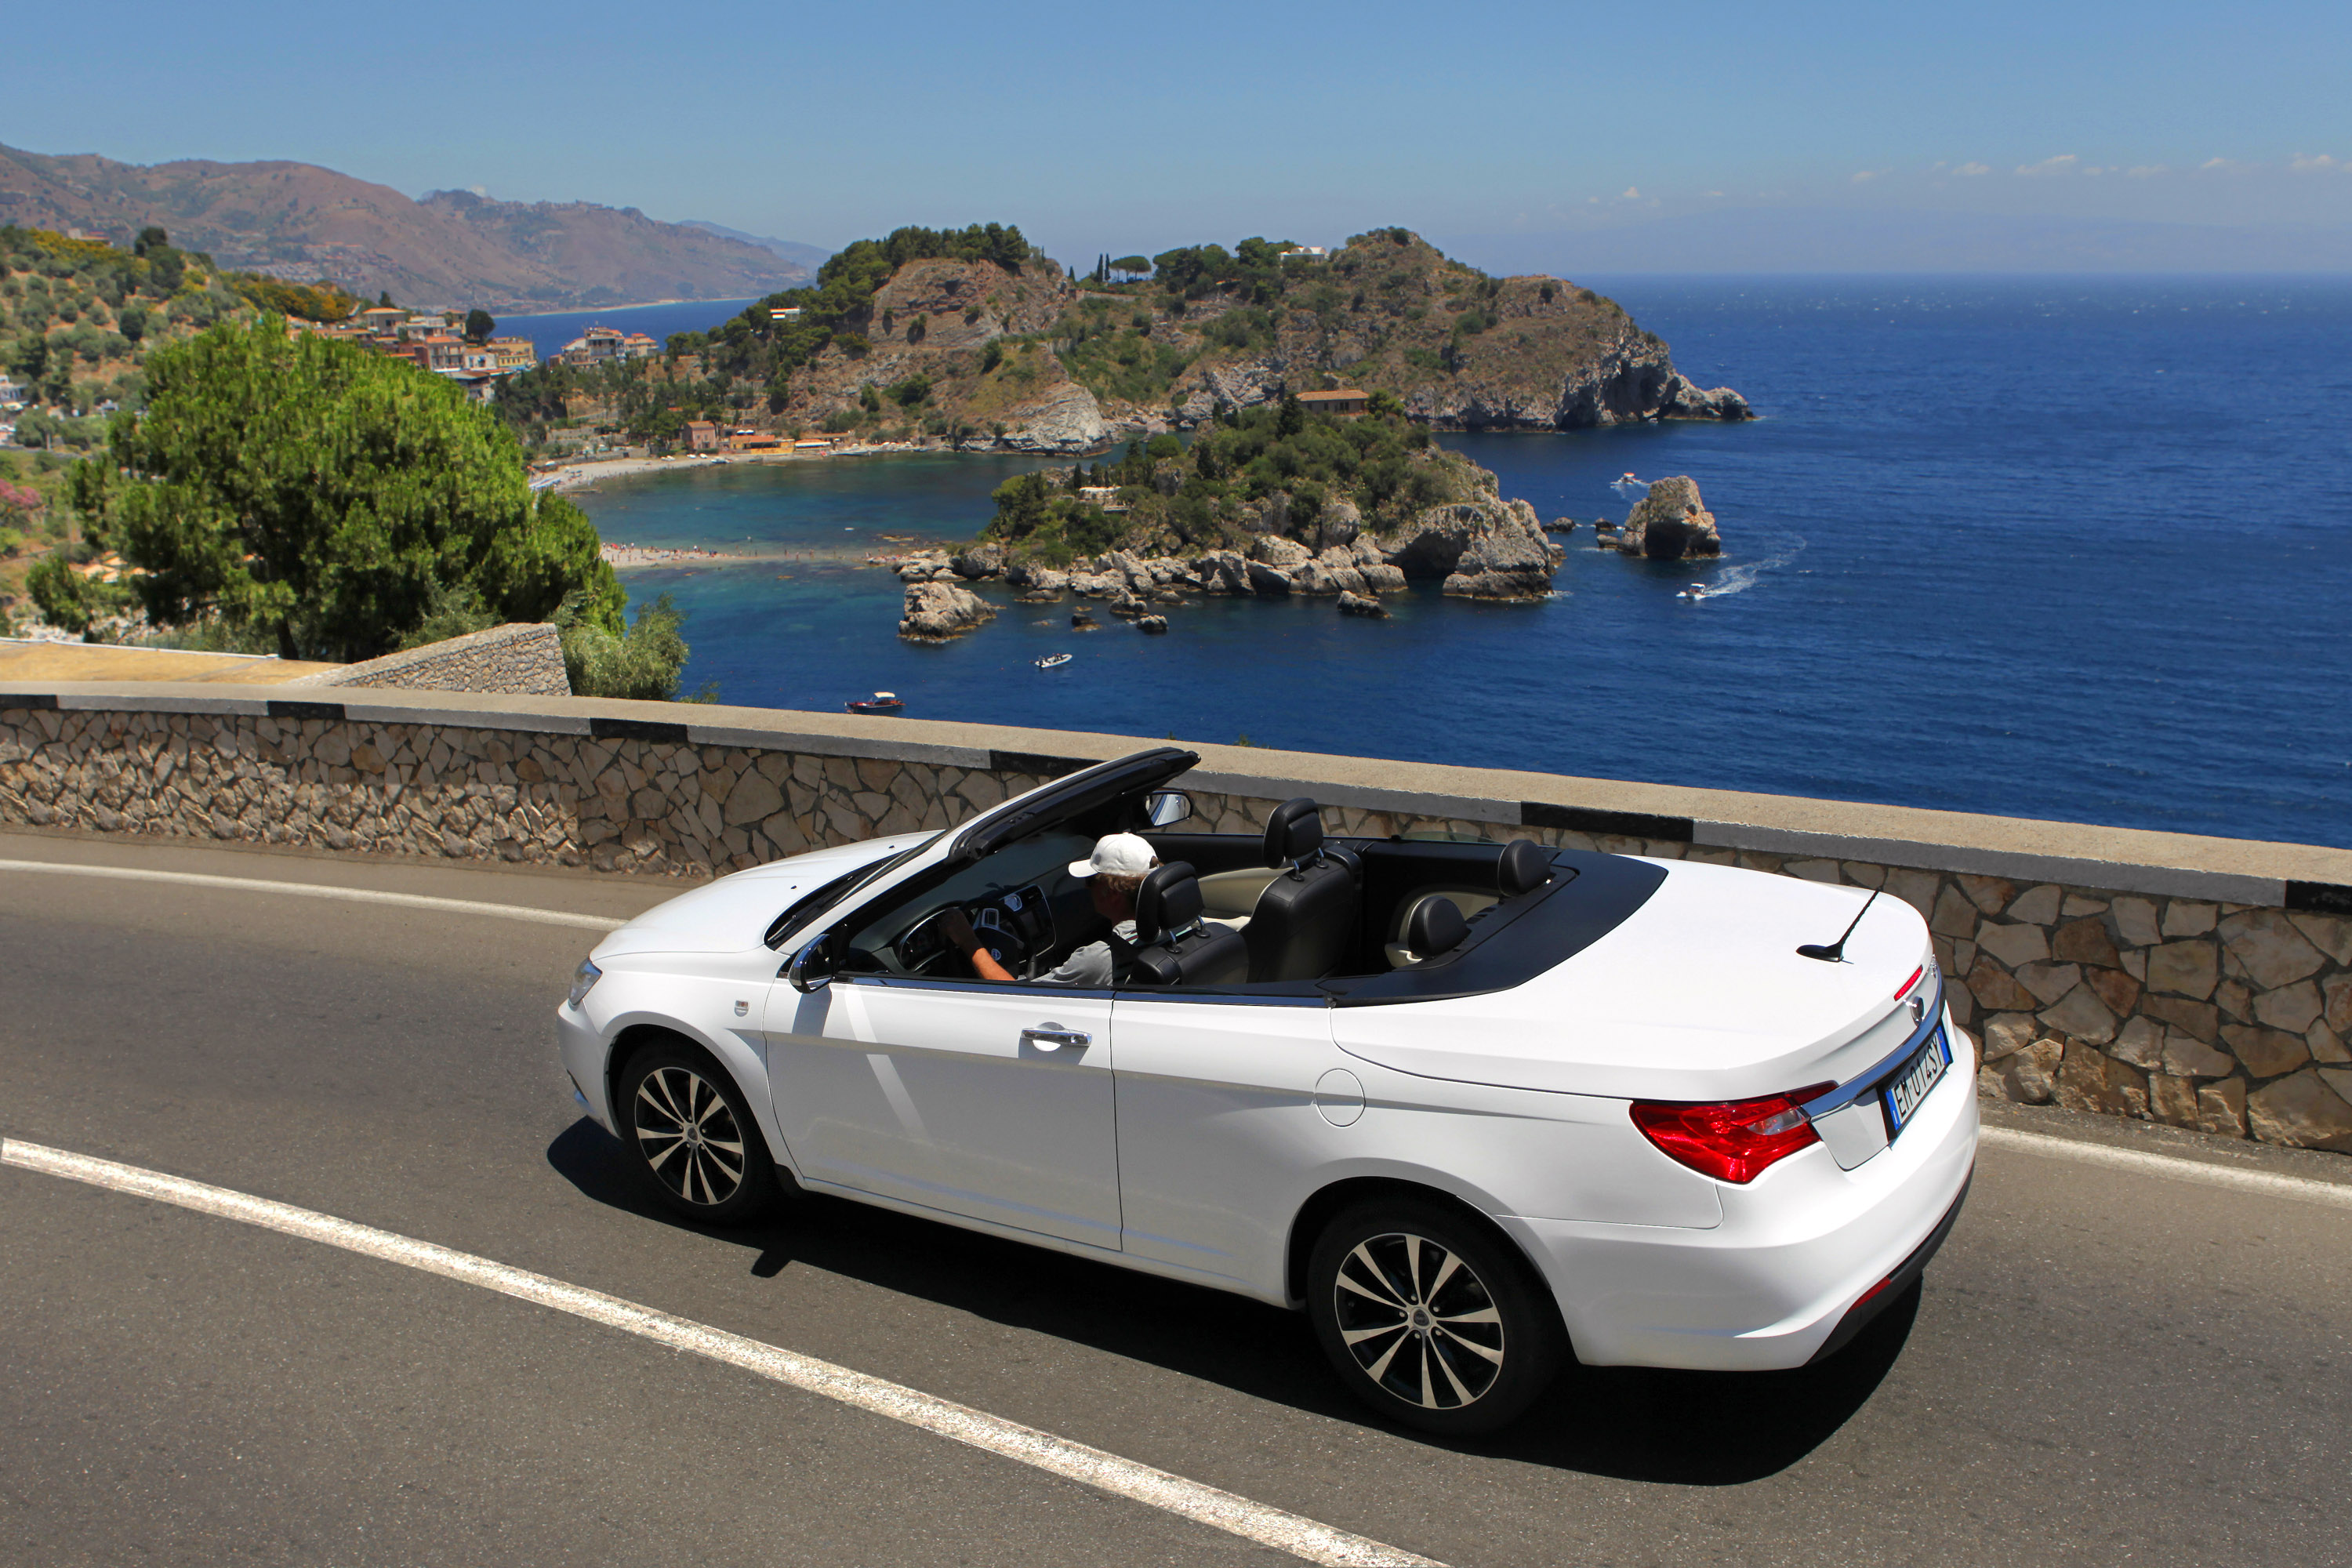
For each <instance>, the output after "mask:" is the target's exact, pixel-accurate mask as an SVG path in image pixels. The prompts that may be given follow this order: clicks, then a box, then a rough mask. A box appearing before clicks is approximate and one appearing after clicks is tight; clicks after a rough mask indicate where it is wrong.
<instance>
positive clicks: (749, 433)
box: [727, 429, 784, 452]
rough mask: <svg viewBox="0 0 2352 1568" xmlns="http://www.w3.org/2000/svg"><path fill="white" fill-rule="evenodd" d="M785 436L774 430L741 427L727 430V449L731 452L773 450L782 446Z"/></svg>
mask: <svg viewBox="0 0 2352 1568" xmlns="http://www.w3.org/2000/svg"><path fill="white" fill-rule="evenodd" d="M783 444H784V437H782V436H779V435H777V434H776V433H775V432H774V431H773V430H751V429H740V430H730V431H729V432H727V449H728V450H729V451H730V452H773V451H775V450H777V449H778V448H780V447H782V446H783Z"/></svg>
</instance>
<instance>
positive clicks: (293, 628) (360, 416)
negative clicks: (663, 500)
mask: <svg viewBox="0 0 2352 1568" xmlns="http://www.w3.org/2000/svg"><path fill="white" fill-rule="evenodd" d="M147 380H148V405H147V407H146V409H145V410H144V411H142V412H141V413H139V414H136V415H124V416H120V417H119V418H118V419H117V420H116V421H115V424H114V426H113V431H112V438H111V441H110V467H111V468H113V469H115V470H118V471H119V472H120V474H121V479H119V480H117V481H115V482H114V483H113V484H112V485H111V486H110V490H111V502H110V510H111V521H110V523H109V527H110V529H111V530H112V531H113V532H114V534H115V536H116V538H117V540H118V541H119V543H120V547H121V550H122V552H123V554H124V556H125V557H126V558H127V559H128V560H129V561H131V563H133V564H134V565H137V566H139V567H141V568H142V569H143V570H144V573H145V575H143V576H141V577H140V578H138V579H137V583H138V587H139V593H140V596H141V598H142V599H143V600H144V601H145V603H146V606H147V611H148V614H149V616H151V617H152V618H153V619H154V620H157V621H159V622H163V623H166V624H171V625H183V624H186V623H188V622H192V621H200V620H204V619H207V618H211V617H218V618H219V619H221V620H222V621H224V622H226V624H227V625H228V626H231V627H232V628H238V627H246V626H251V627H255V628H258V629H261V630H265V631H267V632H268V633H269V634H270V635H272V636H273V637H275V639H276V641H277V644H278V651H279V652H280V653H281V654H282V655H284V656H285V657H288V658H299V657H301V656H303V655H305V654H309V655H312V656H319V655H325V656H329V657H341V658H369V657H373V655H375V654H379V653H382V652H384V651H386V650H387V649H388V648H390V647H393V646H394V644H395V643H396V642H397V641H398V640H399V639H400V638H401V637H402V636H403V635H404V634H405V633H407V632H408V631H410V630H412V629H414V628H415V626H418V625H419V624H420V623H422V622H423V621H424V619H425V616H427V614H428V613H430V611H431V610H432V607H433V605H434V603H435V600H436V595H443V596H445V597H446V595H447V593H448V592H449V591H450V590H451V589H453V588H455V587H457V586H458V585H460V584H463V585H466V586H468V587H470V588H471V589H472V590H473V591H474V592H475V593H476V594H477V595H478V596H479V597H480V599H481V601H482V602H483V604H484V605H487V606H488V607H489V608H490V609H491V610H493V611H495V612H496V613H497V614H498V615H499V617H500V618H502V619H505V620H518V621H520V620H530V621H536V620H542V619H545V618H546V617H547V616H549V615H550V614H551V612H552V611H554V610H555V608H556V607H557V606H558V605H560V604H562V602H563V601H564V600H565V599H566V598H567V597H568V596H570V595H573V594H574V593H579V594H581V595H583V604H584V606H585V607H584V609H583V615H584V616H586V617H587V618H588V619H590V620H592V621H593V622H594V623H595V624H598V625H601V626H604V627H606V628H607V629H608V630H612V631H617V630H618V629H619V622H620V607H621V604H622V602H623V600H622V594H621V590H620V586H619V584H618V582H617V581H616V580H615V579H614V576H613V574H612V569H611V567H609V566H607V565H606V564H605V563H604V561H603V560H602V559H601V557H600V556H599V554H598V552H597V549H596V536H595V531H594V529H593V527H591V526H590V525H589V523H588V521H587V519H586V518H585V517H584V516H583V515H582V514H581V513H580V511H579V509H578V508H576V507H574V506H572V504H571V503H570V502H569V501H565V500H561V498H557V497H552V496H549V497H534V496H533V495H532V494H531V492H530V489H529V488H528V486H527V485H526V483H525V480H524V472H523V463H522V453H521V451H520V448H519V447H517V446H516V445H515V441H514V437H512V436H511V435H509V433H508V432H507V430H506V427H505V426H503V425H501V424H500V423H499V419H498V417H497V416H495V415H493V414H492V413H491V412H490V411H489V410H488V409H486V408H483V407H481V406H479V405H475V404H469V403H467V401H466V399H465V396H464V395H463V394H462V393H461V392H459V391H458V389H457V387H456V386H455V385H454V384H451V383H449V382H448V381H447V380H446V379H445V378H443V377H440V376H436V375H428V374H424V373H423V372H420V371H418V370H417V369H416V368H415V366H413V365H411V364H409V363H406V362H405V361H402V360H394V359H389V358H386V357H384V356H382V355H378V354H373V353H368V352H367V351H366V350H363V349H361V348H357V347H355V346H353V345H352V344H348V343H341V342H331V341H329V340H326V339H322V338H318V337H312V336H303V337H300V338H289V337H288V336H287V335H286V328H285V323H284V321H282V320H280V319H278V318H276V317H264V318H263V319H262V321H260V323H259V324H258V325H256V326H253V327H241V326H236V325H233V324H223V325H220V326H216V327H215V328H213V329H212V330H210V331H206V332H205V333H204V334H203V335H202V336H200V337H197V338H194V339H191V340H189V341H188V342H184V343H178V344H174V345H173V346H172V347H169V348H166V349H162V350H159V351H157V352H156V353H154V354H153V355H152V356H151V357H150V358H149V360H148V362H147ZM92 482H94V481H85V483H92Z"/></svg>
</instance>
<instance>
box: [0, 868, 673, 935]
mask: <svg viewBox="0 0 2352 1568" xmlns="http://www.w3.org/2000/svg"><path fill="white" fill-rule="evenodd" d="M0 871H34V872H46V873H47V874H49V875H51V876H60V877H109V878H112V879H116V880H119V881H125V882H178V883H181V884H183V885H184V886H187V887H191V888H226V889H230V890H231V891H234V892H242V893H283V894H286V895H287V896H289V897H290V898H297V899H341V900H346V901H348V902H351V903H355V904H399V905H402V906H404V907H405V908H408V909H412V910H440V911H441V912H442V913H444V914H453V915H495V916H497V917H498V918H499V919H500V920H509V921H537V922H538V923H539V924H541V925H551V926H577V927H579V928H580V929H581V930H583V931H618V930H619V929H620V928H621V927H622V926H624V925H626V924H627V923H628V922H627V921H620V920H614V919H612V918H610V917H608V916H605V915H575V914H572V913H569V912H567V911H565V910H535V909H532V908H531V907H530V906H529V905H528V904H485V903H478V902H476V901H475V900H472V899H435V898H428V897H426V896H425V894H423V893H379V892H376V891H374V890H373V889H368V888H322V887H320V886H319V885H318V884H316V883H313V882H273V881H270V880H268V879H264V878H260V877H207V876H205V875H203V874H202V873H200V872H195V871H138V870H133V869H131V868H129V867H127V866H69V865H65V864H61V863H59V862H58V861H54V860H0Z"/></svg>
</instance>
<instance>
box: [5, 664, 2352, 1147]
mask: <svg viewBox="0 0 2352 1568" xmlns="http://www.w3.org/2000/svg"><path fill="white" fill-rule="evenodd" d="M678 729H679V731H680V732H682V730H683V726H679V727H678ZM803 743H807V744H810V745H812V747H813V745H814V742H803ZM829 745H830V747H831V749H829V750H826V751H823V752H820V751H818V750H816V749H794V747H795V742H792V740H791V739H790V737H788V736H780V737H779V738H778V744H777V745H776V746H775V747H772V748H771V747H761V746H754V745H712V744H697V743H694V742H690V741H687V740H645V739H611V738H604V739H600V738H595V737H593V736H591V735H583V734H574V733H549V732H544V731H536V730H527V729H520V728H512V727H507V728H501V727H499V726H498V724H497V723H496V721H493V720H475V721H465V720H463V719H462V718H457V719H453V720H452V721H446V722H425V721H417V722H370V721H364V720H358V719H334V718H299V719H298V718H263V717H255V716H250V715H246V714H238V713H211V712H155V711H140V710H131V711H115V710H91V709H77V708H67V709H62V710H61V709H56V708H23V707H16V708H11V707H6V706H5V704H0V822H6V823H13V824H18V825H23V826H33V827H44V828H68V829H77V830H81V831H89V832H97V833H103V834H128V835H145V836H154V837H173V838H182V839H200V840H227V841H234V842H244V843H253V844H276V845H289V846H302V847H314V848H324V849H328V850H333V851H341V852H357V853H369V854H376V855H394V856H406V857H422V858H446V859H457V860H476V861H484V860H488V861H501V860H503V861H514V862H527V863H532V864H542V865H554V866H571V867H580V868H593V869H595V870H629V871H635V872H651V873H657V874H666V875H669V876H674V877H677V878H680V879H700V878H708V877H710V876H713V875H719V874H724V873H725V872H728V871H731V870H737V869H740V868H746V867H751V866H755V865H759V864H761V863H763V862H765V861H768V860H772V859H775V858H779V857H782V856H787V855H794V854H799V853H801V852H803V851H804V850H808V849H813V848H818V847H824V846H826V845H833V844H842V843H848V842H853V841H856V840H857V839H862V838H868V837H878V836H884V835H888V834H894V833H903V832H908V831H914V830H919V829H929V828H940V827H947V826H953V825H955V824H956V823H959V822H961V821H963V820H966V819H968V818H969V817H971V816H973V815H974V814H976V813H978V812H980V811H982V810H983V809H985V808H987V807H989V806H992V805H996V804H997V803H998V802H1000V801H1002V800H1003V799H1005V798H1006V797H1007V796H1008V795H1013V794H1017V793H1019V792H1021V791H1023V790H1026V789H1029V788H1032V787H1034V785H1036V784H1042V783H1044V782H1045V780H1046V778H1048V777H1049V776H1052V773H1051V772H1048V771H1045V770H1048V769H1052V771H1053V772H1058V771H1061V770H1059V769H1053V765H1052V763H1050V762H1048V761H1047V760H1046V759H1042V758H1016V759H1013V760H1014V761H1016V762H1017V763H1019V765H999V766H985V767H971V768H965V767H958V766H953V765H950V764H947V763H938V762H917V761H905V760H894V759H893V758H891V757H889V756H873V755H856V754H842V753H843V752H845V751H851V752H854V751H856V750H857V749H859V747H858V745H857V743H856V742H844V741H840V740H838V739H835V740H833V741H831V742H829ZM867 749H871V750H877V751H888V750H892V749H894V748H892V747H891V746H889V745H888V744H887V743H885V744H877V745H874V746H871V747H870V748H867ZM895 749H897V750H898V751H900V752H902V753H903V752H906V751H907V750H908V749H909V748H906V747H898V748H895ZM992 755H993V754H992ZM1024 770H1034V771H1024ZM1180 785H1181V781H1180ZM1186 793H1188V794H1189V795H1192V800H1193V806H1194V821H1193V823H1191V824H1188V825H1187V826H1188V827H1192V828H1197V829H1200V830H1208V831H1215V832H1226V833H1248V834H1255V833H1258V832H1260V831H1262V829H1263V827H1264V825H1265V820H1266V816H1267V814H1268V812H1269V811H1271V810H1272V808H1273V807H1274V806H1275V805H1276V804H1277V801H1276V799H1275V798H1271V797H1268V798H1260V797H1258V796H1255V795H1230V794H1217V793H1206V792H1202V791H1198V790H1188V791H1187V792H1186ZM1346 794H1347V792H1346V791H1345V790H1344V789H1334V790H1330V791H1327V792H1326V797H1325V798H1323V799H1322V801H1321V804H1322V805H1323V806H1324V808H1325V822H1326V825H1327V827H1328V829H1329V830H1330V831H1332V832H1333V833H1335V834H1339V835H1350V836H1367V837H1386V836H1388V835H1391V834H1396V833H1414V834H1429V833H1450V834H1457V835H1463V836H1467V837H1485V838H1493V839H1497V840H1502V839H1509V838H1513V837H1532V838H1535V839H1538V841H1540V842H1542V843H1545V844H1547V845H1552V846H1558V847H1574V848H1582V849H1601V850H1606V851H1611V852H1615V853H1622V854H1632V855H1650V856H1657V857H1662V858H1687V859H1694V860H1705V861H1708V862H1711V863H1716V864H1725V865H1738V866H1745V867H1748V868H1752V869H1755V870H1759V871H1765V872H1771V873H1775V874H1778V875H1782V876H1792V877H1802V878H1806V879H1811V880H1814V881H1825V882H1836V883H1843V884H1847V885H1851V886H1853V887H1857V888H1872V889H1884V890H1885V892H1886V893H1887V894H1888V895H1889V896H1892V897H1895V898H1899V899H1901V900H1904V901H1905V902H1906V903H1908V904H1910V905H1911V906H1912V907H1913V908H1915V909H1916V910H1918V911H1919V912H1920V914H1921V915H1922V916H1923V917H1925V918H1926V919H1927V921H1928V924H1929V929H1930V930H1931V931H1932V932H1933V933H1934V941H1935V949H1936V954H1937V959H1938V961H1939V962H1940V963H1941V964H1942V966H1943V970H1944V973H1945V974H1946V976H1947V977H1948V987H1949V995H1950V1000H1951V1006H1952V1011H1953V1015H1954V1016H1955V1017H1956V1018H1957V1019H1958V1022H1959V1024H1960V1026H1961V1027H1962V1029H1963V1030H1964V1031H1966V1032H1967V1033H1968V1035H1969V1037H1970V1040H1971V1042H1972V1043H1973V1044H1974V1046H1975V1048H1976V1054H1977V1061H1976V1063H1975V1064H1974V1065H1975V1066H1976V1068H1977V1069H1978V1073H1979V1087H1980V1089H1982V1090H1983V1091H1984V1092H1987V1093H1991V1094H1997V1095H1999V1096H2001V1097H2003V1098H2007V1099H2010V1100H2019V1101H2023V1102H2028V1103H2043V1102H2049V1101H2053V1100H2054V1101H2056V1102H2058V1103H2060V1104H2063V1105H2065V1106H2069V1107H2072V1108H2074V1109H2077V1110H2090V1111H2097V1112H2103V1113H2105V1114H2109V1115H2116V1116H2126V1117H2135V1118H2140V1119H2144V1120H2152V1121H2163V1122H2168V1123H2171V1124H2173V1125H2176V1126H2182V1127H2191V1128H2201V1129H2203V1130H2204V1131H2209V1132H2215V1133H2221V1134H2226V1135H2229V1136H2232V1137H2240V1138H2244V1137H2252V1138H2255V1139H2260V1140H2263V1141H2264V1142H2273V1143H2281V1144H2290V1145H2298V1146H2303V1147H2309V1148H2321V1149H2331V1150H2336V1151H2338V1152H2352V1047H2347V1040H2352V918H2347V916H2345V915H2340V914H2334V913H2315V912H2310V911H2307V910H2285V909H2277V908H2266V907H2263V906H2259V905H2250V904H2243V903H2233V902H2228V901H2222V900H2199V899H2188V898H2177V897H2159V896H2151V895H2146V894H2137V893H2128V892H2118V891H2116V890H2113V889H2102V888H2096V887H2082V886H2070V885H2064V884H2061V883H2054V882H2019V881H2011V880H2006V879H2000V878H1997V877H1988V876H1978V875H1969V874H1964V873H1959V872H1952V871H1945V870H1938V869H1936V868H1927V867H1919V866H1901V865H1888V864H1882V863H1879V862H1875V861H1868V860H1849V859H1836V858H1818V857H1816V858H1807V857H1801V856H1789V855H1780V854H1767V853H1761V852H1756V851H1749V850H1741V849H1731V848H1724V847H1711V846H1706V845H1701V844H1696V843H1690V842H1683V841H1679V840H1676V839H1672V838H1645V837H1618V836H1612V835H1609V834H1593V833H1586V832H1580V831H1577V830H1574V829H1570V828H1538V827H1528V826H1520V825H1518V824H1517V823H1513V822H1504V821H1489V820H1478V819H1475V818H1440V817H1434V816H1410V815H1401V814H1398V813H1396V812H1393V811H1389V810H1381V809H1373V808H1371V807H1369V806H1365V805H1355V804H1350V802H1349V800H1348V799H1347V798H1346Z"/></svg>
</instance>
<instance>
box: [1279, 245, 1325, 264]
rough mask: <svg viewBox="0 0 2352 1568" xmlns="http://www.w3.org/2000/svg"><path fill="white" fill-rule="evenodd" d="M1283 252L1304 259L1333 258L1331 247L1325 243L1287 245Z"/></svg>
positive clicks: (1319, 259)
mask: <svg viewBox="0 0 2352 1568" xmlns="http://www.w3.org/2000/svg"><path fill="white" fill-rule="evenodd" d="M1282 254H1283V255H1284V256H1295V257H1297V258H1299V259H1300V260H1302V261H1328V260H1330V259H1331V249H1330V247H1328V246H1323V245H1286V246H1284V247H1282Z"/></svg>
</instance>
